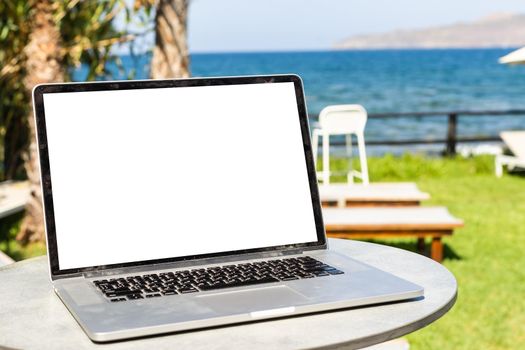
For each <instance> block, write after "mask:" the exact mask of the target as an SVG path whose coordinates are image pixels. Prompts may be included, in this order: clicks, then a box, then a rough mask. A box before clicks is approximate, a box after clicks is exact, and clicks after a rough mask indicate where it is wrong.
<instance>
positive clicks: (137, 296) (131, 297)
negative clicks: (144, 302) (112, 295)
mask: <svg viewBox="0 0 525 350" xmlns="http://www.w3.org/2000/svg"><path fill="white" fill-rule="evenodd" d="M126 297H127V298H128V299H129V300H135V299H144V297H143V296H142V295H141V294H130V295H127V296H126Z"/></svg>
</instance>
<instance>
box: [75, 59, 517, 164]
mask: <svg viewBox="0 0 525 350" xmlns="http://www.w3.org/2000/svg"><path fill="white" fill-rule="evenodd" d="M510 51H512V49H435V50H433V49H428V50H372V51H369V50H363V51H309V52H251V53H195V54H191V56H190V62H191V63H190V68H191V74H192V76H194V77H213V76H227V75H252V74H281V73H285V74H286V73H294V74H298V75H299V76H301V78H302V80H303V82H304V89H305V94H306V102H307V108H308V112H309V113H310V114H312V115H317V114H318V113H319V112H320V111H321V109H323V108H324V107H326V106H328V105H333V104H354V103H355V104H361V105H363V106H364V107H365V108H366V109H367V111H368V112H369V113H390V112H395V113H398V112H435V111H440V112H441V111H453V110H473V111H480V110H511V109H523V110H525V65H522V66H507V65H502V64H499V63H498V58H499V57H501V56H503V55H505V54H507V53H509V52H510ZM121 59H122V63H123V68H124V69H123V70H122V69H121V70H120V71H119V70H117V69H116V68H115V67H110V70H111V71H112V75H113V77H114V78H115V79H125V78H128V77H129V76H134V78H136V79H145V78H147V77H148V75H149V63H150V60H151V55H149V54H143V55H135V56H130V55H124V56H121ZM84 73H85V67H81V68H79V69H77V71H76V72H75V74H74V79H75V80H82V79H84V78H83V74H84ZM446 121H447V119H446V116H443V117H417V118H414V117H396V118H389V119H369V120H368V123H367V126H366V131H365V140H366V141H369V140H374V141H380V140H404V139H405V140H406V139H444V138H445V136H446V132H447V123H446ZM315 123H316V120H315V118H312V120H311V124H312V126H315ZM511 129H525V115H521V116H510V115H509V116H475V117H462V116H461V115H460V116H459V118H458V128H457V133H458V136H459V137H463V136H469V137H473V136H497V135H498V134H499V132H500V131H502V130H511ZM442 149H443V146H442V145H438V146H426V145H425V146H412V145H408V146H392V147H384V146H371V147H369V148H368V150H367V152H368V153H371V154H382V153H385V152H392V153H403V152H435V151H438V150H442Z"/></svg>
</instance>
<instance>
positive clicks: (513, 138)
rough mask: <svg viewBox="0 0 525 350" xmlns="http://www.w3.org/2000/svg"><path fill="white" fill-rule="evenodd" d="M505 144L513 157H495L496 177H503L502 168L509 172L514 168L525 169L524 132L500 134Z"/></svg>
mask: <svg viewBox="0 0 525 350" xmlns="http://www.w3.org/2000/svg"><path fill="white" fill-rule="evenodd" d="M500 136H501V138H502V139H503V141H504V142H505V144H506V145H507V146H508V147H509V149H510V150H511V151H512V153H513V154H514V156H506V155H498V156H496V160H495V162H496V167H495V168H496V176H497V177H501V176H502V175H503V166H504V165H506V166H507V168H508V169H509V170H512V169H514V168H525V131H504V132H502V133H501V134H500Z"/></svg>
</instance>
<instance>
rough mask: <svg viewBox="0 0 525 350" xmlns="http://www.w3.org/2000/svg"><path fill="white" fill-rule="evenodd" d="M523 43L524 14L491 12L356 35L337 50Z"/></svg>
mask: <svg viewBox="0 0 525 350" xmlns="http://www.w3.org/2000/svg"><path fill="white" fill-rule="evenodd" d="M519 46H525V14H493V15H490V16H488V17H485V18H482V19H480V20H477V21H474V22H468V23H456V24H452V25H448V26H442V27H433V28H426V29H416V30H395V31H392V32H388V33H382V34H369V35H356V36H352V37H349V38H348V39H345V40H342V41H341V42H339V43H337V44H336V45H335V48H337V49H405V48H406V49H411V48H413V49H416V48H490V47H519Z"/></svg>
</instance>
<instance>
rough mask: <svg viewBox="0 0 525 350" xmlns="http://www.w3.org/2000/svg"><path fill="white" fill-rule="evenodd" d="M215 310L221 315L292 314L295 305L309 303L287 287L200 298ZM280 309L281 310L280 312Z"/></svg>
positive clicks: (226, 293)
mask: <svg viewBox="0 0 525 350" xmlns="http://www.w3.org/2000/svg"><path fill="white" fill-rule="evenodd" d="M198 298H199V299H201V300H202V301H204V302H205V303H206V304H207V305H208V306H209V307H211V308H213V310H215V311H217V312H220V313H228V314H229V313H238V312H241V313H252V316H254V317H257V316H258V315H259V314H258V312H259V313H261V316H262V315H263V314H265V313H267V312H271V311H272V310H275V312H276V313H279V312H282V313H283V314H284V313H292V312H293V311H294V309H295V308H294V307H293V306H294V305H298V304H303V303H304V302H306V301H308V298H306V297H305V296H304V295H302V294H299V293H297V292H295V291H294V290H293V289H291V288H289V287H287V286H277V287H266V288H254V289H248V290H246V289H245V290H239V291H233V292H224V293H217V294H210V295H202V296H199V297H198ZM278 309H280V310H278Z"/></svg>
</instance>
